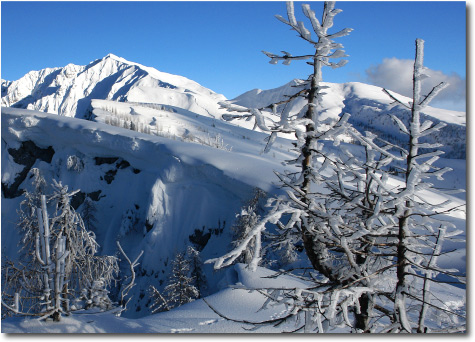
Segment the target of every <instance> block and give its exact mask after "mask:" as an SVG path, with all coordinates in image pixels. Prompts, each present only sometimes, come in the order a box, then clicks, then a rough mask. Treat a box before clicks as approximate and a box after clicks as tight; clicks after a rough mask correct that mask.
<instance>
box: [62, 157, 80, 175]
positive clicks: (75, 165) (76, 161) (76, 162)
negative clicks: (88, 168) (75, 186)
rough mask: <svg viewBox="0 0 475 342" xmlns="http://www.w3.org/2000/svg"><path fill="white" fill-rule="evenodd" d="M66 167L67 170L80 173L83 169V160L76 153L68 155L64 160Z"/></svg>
mask: <svg viewBox="0 0 475 342" xmlns="http://www.w3.org/2000/svg"><path fill="white" fill-rule="evenodd" d="M66 168H67V169H68V171H73V172H77V173H80V172H81V171H83V170H84V162H83V161H82V160H81V158H79V157H78V156H76V155H72V156H68V159H67V160H66Z"/></svg>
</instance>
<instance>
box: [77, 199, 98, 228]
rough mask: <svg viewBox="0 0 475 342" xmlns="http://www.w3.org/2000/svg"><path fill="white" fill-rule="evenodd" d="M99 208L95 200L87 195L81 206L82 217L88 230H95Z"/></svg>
mask: <svg viewBox="0 0 475 342" xmlns="http://www.w3.org/2000/svg"><path fill="white" fill-rule="evenodd" d="M96 215H97V208H96V205H95V204H94V201H93V200H92V199H91V198H90V197H86V199H85V200H84V203H83V204H82V208H81V217H82V220H83V222H84V226H85V227H86V229H87V230H88V231H95V230H96V225H97V219H96Z"/></svg>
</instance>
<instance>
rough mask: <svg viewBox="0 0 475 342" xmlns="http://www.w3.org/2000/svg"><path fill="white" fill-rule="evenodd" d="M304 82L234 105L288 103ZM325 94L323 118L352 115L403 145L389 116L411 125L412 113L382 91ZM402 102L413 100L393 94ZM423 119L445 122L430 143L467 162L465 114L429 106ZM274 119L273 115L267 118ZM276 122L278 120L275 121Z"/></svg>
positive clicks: (333, 88) (359, 87) (346, 89)
mask: <svg viewBox="0 0 475 342" xmlns="http://www.w3.org/2000/svg"><path fill="white" fill-rule="evenodd" d="M301 84H302V82H301V81H299V80H293V81H291V82H289V83H287V84H285V85H283V86H281V87H278V88H275V89H268V90H261V89H254V90H250V91H248V92H246V93H244V94H242V95H240V96H238V97H236V98H235V99H233V100H232V102H233V103H235V104H237V105H240V106H244V107H256V108H264V107H266V106H268V105H269V104H272V103H277V102H279V101H282V100H285V99H286V96H289V95H293V94H295V93H296V92H297V91H299V90H301V89H302V87H301ZM322 84H323V86H324V87H328V88H326V89H325V93H326V94H325V95H324V96H323V101H322V103H321V105H320V106H321V111H323V112H324V113H325V115H324V117H323V118H332V119H336V118H337V117H338V115H340V114H341V113H342V112H345V113H349V114H351V118H350V120H349V122H351V124H352V125H353V126H354V127H355V128H356V129H358V130H359V131H362V132H363V131H366V130H371V131H372V132H374V133H375V134H377V135H378V136H379V137H380V138H383V139H387V140H389V141H391V142H393V143H396V144H399V145H401V144H404V141H405V138H404V135H403V134H402V133H401V132H400V131H399V130H398V129H397V126H396V125H394V124H393V122H392V119H391V117H390V115H395V116H397V117H398V118H399V119H401V120H402V121H403V122H404V123H406V124H407V123H408V122H409V112H408V110H407V109H406V108H401V106H392V105H391V103H392V102H393V100H391V98H390V97H389V96H388V95H387V94H385V93H384V92H383V89H382V88H380V87H377V86H372V85H369V84H364V83H358V82H349V83H327V82H323V83H322ZM394 95H395V96H396V97H397V98H398V99H400V100H401V101H403V102H406V103H409V101H410V99H409V98H407V97H405V96H402V95H398V94H394ZM304 105H305V99H304V98H299V99H296V100H294V101H293V102H292V103H291V106H292V109H291V113H298V112H299V111H300V110H301V109H302V107H303V106H304ZM423 114H424V115H423V116H424V117H426V118H428V119H429V120H431V121H433V122H434V123H438V122H443V123H445V124H446V125H447V126H446V127H445V128H443V129H442V130H441V131H440V132H439V134H438V135H434V136H433V137H431V139H432V140H427V141H428V142H431V143H433V142H438V143H442V144H443V145H444V147H443V148H442V149H443V150H444V151H445V152H446V154H447V155H446V156H447V157H448V158H456V159H465V154H466V114H465V113H464V112H457V111H451V110H445V109H439V108H433V107H428V108H427V109H426V110H424V113H423ZM267 117H268V118H272V116H271V115H268V116H267ZM274 120H275V119H274Z"/></svg>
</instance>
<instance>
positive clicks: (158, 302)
mask: <svg viewBox="0 0 475 342" xmlns="http://www.w3.org/2000/svg"><path fill="white" fill-rule="evenodd" d="M149 296H150V299H151V300H152V304H150V310H151V311H152V314H154V313H157V312H162V311H170V310H171V309H172V308H171V307H170V306H169V305H168V300H167V299H166V298H165V297H164V296H163V295H162V293H161V292H160V291H159V290H157V288H156V287H155V286H153V285H150V287H149Z"/></svg>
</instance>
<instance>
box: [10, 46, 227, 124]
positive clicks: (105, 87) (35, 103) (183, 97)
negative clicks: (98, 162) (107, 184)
mask: <svg viewBox="0 0 475 342" xmlns="http://www.w3.org/2000/svg"><path fill="white" fill-rule="evenodd" d="M91 99H103V100H114V101H132V102H135V101H137V102H150V103H164V104H169V105H174V106H177V107H180V108H184V109H188V110H191V111H193V112H196V113H198V114H201V115H207V116H211V117H213V116H215V115H217V113H218V108H219V106H218V105H217V102H218V101H223V100H225V97H224V96H223V95H219V94H216V93H215V92H213V91H211V90H209V89H207V88H205V87H203V86H201V85H199V84H198V83H196V82H194V81H191V80H189V79H187V78H185V77H182V76H176V75H172V74H168V73H165V72H160V71H158V70H156V69H154V68H149V67H146V66H143V65H140V64H137V63H133V62H129V61H126V60H125V59H123V58H120V57H117V56H115V55H113V54H109V55H107V56H106V57H104V58H102V59H98V60H95V61H93V62H91V63H90V64H88V65H85V66H82V65H74V64H68V65H66V66H65V67H64V68H52V69H50V68H47V69H43V70H40V71H31V72H29V73H28V74H26V75H25V76H23V77H22V78H20V79H19V80H17V81H13V82H7V81H4V80H2V106H7V107H12V106H13V107H18V108H27V109H34V110H39V111H44V112H48V113H53V114H59V115H63V116H74V117H79V118H83V117H86V116H87V115H88V113H89V110H90V100H91Z"/></svg>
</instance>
